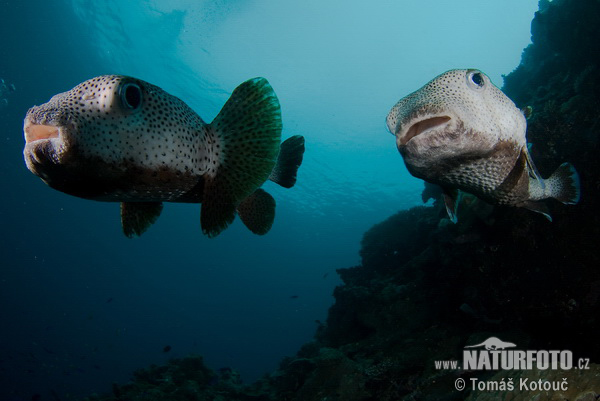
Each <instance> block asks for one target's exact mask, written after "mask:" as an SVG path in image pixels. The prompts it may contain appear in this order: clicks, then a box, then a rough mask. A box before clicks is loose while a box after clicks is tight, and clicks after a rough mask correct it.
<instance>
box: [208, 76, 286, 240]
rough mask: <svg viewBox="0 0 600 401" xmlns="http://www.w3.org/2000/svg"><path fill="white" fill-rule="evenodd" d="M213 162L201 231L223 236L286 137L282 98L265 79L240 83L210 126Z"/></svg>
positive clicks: (270, 168) (266, 175)
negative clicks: (282, 135)
mask: <svg viewBox="0 0 600 401" xmlns="http://www.w3.org/2000/svg"><path fill="white" fill-rule="evenodd" d="M205 129H206V131H205V133H206V138H207V149H208V155H207V160H208V162H209V163H208V164H209V165H207V166H206V169H207V172H206V174H205V180H206V182H205V189H204V199H203V201H202V211H201V225H202V231H203V232H204V233H205V234H206V235H208V236H209V237H214V236H216V235H218V234H219V233H220V232H221V231H222V230H224V229H225V228H226V227H227V226H228V225H229V224H231V222H232V221H233V219H234V218H235V210H236V207H237V205H238V204H239V203H240V202H241V201H242V200H243V199H244V198H246V197H247V196H248V195H250V194H252V192H254V191H255V190H256V189H257V188H259V187H260V186H261V185H262V184H263V183H264V182H265V181H266V180H267V179H268V178H269V175H270V174H271V171H273V167H274V166H275V162H276V160H277V154H278V152H279V143H280V141H281V129H282V125H281V109H280V106H279V100H278V99H277V96H276V95H275V92H274V91H273V88H271V85H269V82H268V81H267V80H266V79H264V78H254V79H250V80H248V81H246V82H244V83H242V84H241V85H239V86H238V87H237V88H236V89H235V90H234V91H233V93H232V94H231V97H230V98H229V100H227V102H226V103H225V105H224V106H223V108H222V109H221V111H220V112H219V114H218V115H217V117H216V118H215V119H214V120H213V122H212V123H211V124H210V125H208V126H206V127H205Z"/></svg>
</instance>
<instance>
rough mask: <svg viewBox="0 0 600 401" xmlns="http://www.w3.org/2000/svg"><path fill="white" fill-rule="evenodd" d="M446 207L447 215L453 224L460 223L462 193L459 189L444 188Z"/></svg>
mask: <svg viewBox="0 0 600 401" xmlns="http://www.w3.org/2000/svg"><path fill="white" fill-rule="evenodd" d="M443 197H444V205H445V206H446V213H448V218H449V219H450V221H451V222H453V223H455V224H456V222H457V221H458V215H457V211H458V204H459V202H460V191H459V190H458V189H448V188H444V196H443Z"/></svg>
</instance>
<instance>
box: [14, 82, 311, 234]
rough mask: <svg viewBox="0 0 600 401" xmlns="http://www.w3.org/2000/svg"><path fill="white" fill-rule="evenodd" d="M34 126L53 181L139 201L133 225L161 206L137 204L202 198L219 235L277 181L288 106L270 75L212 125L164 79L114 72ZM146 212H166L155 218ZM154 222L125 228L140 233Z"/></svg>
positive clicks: (42, 111) (209, 229) (46, 107)
mask: <svg viewBox="0 0 600 401" xmlns="http://www.w3.org/2000/svg"><path fill="white" fill-rule="evenodd" d="M24 133H25V142H26V144H25V148H24V151H23V153H24V158H25V162H26V164H27V167H28V168H29V170H31V171H32V172H33V173H34V174H36V175H38V176H39V177H40V178H41V179H42V180H44V181H45V182H46V183H47V184H48V185H50V186H51V187H53V188H55V189H57V190H60V191H62V192H65V193H68V194H71V195H74V196H79V197H83V198H87V199H93V200H100V201H115V202H131V203H132V205H129V206H128V207H122V208H121V210H122V212H123V211H127V212H128V213H136V211H138V212H139V213H140V214H139V215H135V216H124V218H123V219H122V220H123V221H124V225H125V222H138V221H144V220H145V221H147V222H148V221H149V222H153V221H154V220H155V219H156V217H157V215H156V213H160V210H161V208H158V207H149V208H142V207H141V206H139V207H136V206H135V205H133V204H134V203H139V202H154V203H160V202H185V203H202V204H203V205H202V213H201V215H202V216H201V220H202V227H203V231H204V232H205V234H207V235H209V236H215V235H217V234H218V233H220V232H221V231H222V230H223V229H225V228H226V227H227V225H229V224H230V223H231V221H233V219H234V217H235V213H236V208H237V206H238V205H239V204H240V202H242V201H243V200H244V199H245V198H246V197H248V196H249V195H251V194H252V193H253V192H254V191H255V190H256V189H257V188H259V187H260V186H261V185H262V184H263V183H264V182H265V181H266V180H267V179H269V176H270V174H271V172H272V171H273V169H274V167H275V165H276V161H277V155H278V153H279V145H280V139H281V112H280V108H279V102H278V100H277V97H276V95H275V93H274V92H273V90H272V88H271V87H270V85H269V84H268V82H267V81H266V80H265V79H264V78H255V79H252V80H249V81H247V82H245V83H243V84H241V85H240V86H239V87H238V88H236V89H235V90H234V92H233V94H232V96H231V98H230V100H229V101H228V102H226V104H225V106H224V107H223V109H222V110H221V112H220V113H219V115H218V116H217V117H216V118H215V120H214V121H213V122H212V123H211V124H207V123H205V122H204V121H203V120H202V118H201V117H200V116H199V115H198V114H196V113H195V112H194V111H193V110H192V109H191V108H190V107H188V106H187V105H186V104H185V103H184V102H183V101H181V100H180V99H178V98H177V97H175V96H172V95H170V94H168V93H167V92H165V91H163V90H162V89H161V88H159V87H157V86H155V85H152V84H150V83H148V82H145V81H142V80H139V79H136V78H132V77H127V76H120V75H105V76H100V77H96V78H93V79H90V80H88V81H85V82H83V83H81V84H79V85H77V86H76V87H75V88H73V89H72V90H70V91H68V92H65V93H60V94H58V95H55V96H54V97H52V98H51V99H50V101H48V102H47V103H45V104H43V105H40V106H35V107H33V108H31V109H30V110H29V111H28V113H27V116H26V118H25V123H24ZM303 151H304V148H302V152H303ZM296 169H297V168H296ZM294 174H295V170H294ZM143 210H149V211H157V212H153V213H154V214H155V215H153V216H146V215H145V212H144V211H143ZM146 214H147V213H146ZM150 224H151V223H150ZM145 228H147V227H146V226H145V225H144V224H140V225H139V226H136V227H127V228H125V226H124V231H125V233H126V234H128V233H134V234H138V235H139V233H140V231H141V230H145Z"/></svg>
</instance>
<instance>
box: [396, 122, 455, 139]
mask: <svg viewBox="0 0 600 401" xmlns="http://www.w3.org/2000/svg"><path fill="white" fill-rule="evenodd" d="M448 121H450V117H448V116H441V117H431V118H428V119H426V120H421V121H419V122H416V123H414V124H413V125H411V126H410V128H409V129H408V131H406V133H405V134H404V135H403V136H402V138H401V139H400V144H401V145H406V144H407V143H408V141H410V140H411V139H413V138H414V137H415V136H417V135H421V134H422V133H424V132H428V131H431V130H432V129H434V128H436V127H439V126H441V125H444V124H446V123H447V122H448Z"/></svg>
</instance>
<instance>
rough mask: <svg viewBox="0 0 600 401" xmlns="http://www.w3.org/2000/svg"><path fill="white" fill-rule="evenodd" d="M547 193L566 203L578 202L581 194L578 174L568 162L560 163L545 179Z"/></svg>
mask: <svg viewBox="0 0 600 401" xmlns="http://www.w3.org/2000/svg"><path fill="white" fill-rule="evenodd" d="M546 186H547V189H546V190H547V191H548V195H549V196H550V197H552V198H555V199H557V200H559V201H560V202H562V203H565V204H567V205H574V204H576V203H577V202H579V198H580V196H581V189H580V182H579V174H577V171H576V170H575V168H574V167H573V166H572V165H571V164H569V163H563V164H561V165H560V166H559V167H558V168H557V169H556V171H555V172H554V174H552V175H551V176H550V178H548V179H547V180H546Z"/></svg>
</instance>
